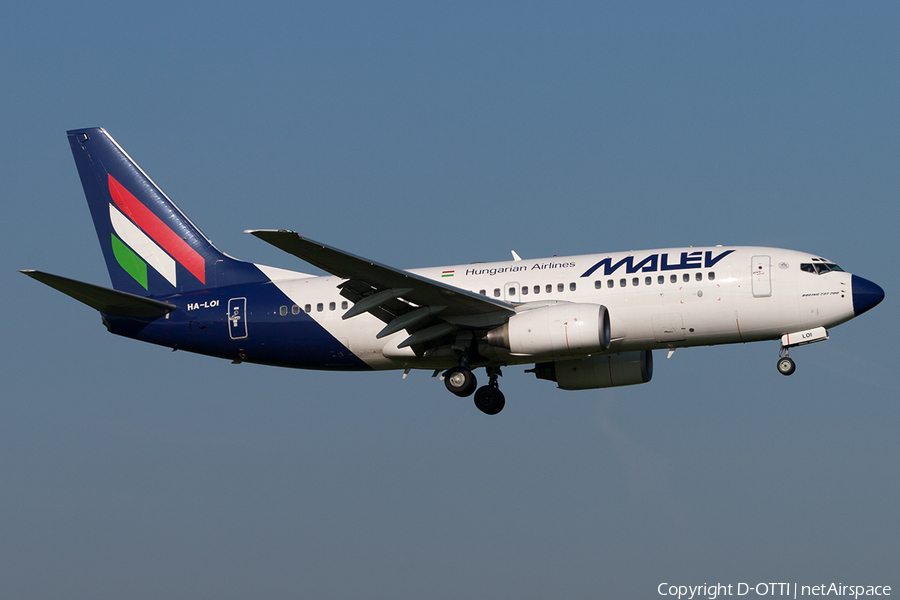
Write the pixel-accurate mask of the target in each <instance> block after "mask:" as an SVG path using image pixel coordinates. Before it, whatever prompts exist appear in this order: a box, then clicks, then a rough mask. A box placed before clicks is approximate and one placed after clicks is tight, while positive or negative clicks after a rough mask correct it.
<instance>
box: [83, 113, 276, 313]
mask: <svg viewBox="0 0 900 600" xmlns="http://www.w3.org/2000/svg"><path fill="white" fill-rule="evenodd" d="M67 134H68V136H69V144H70V145H71V147H72V154H73V155H74V157H75V164H76V166H77V167H78V174H79V175H80V176H81V184H82V186H83V187H84V195H85V197H86V198H87V201H88V206H89V207H90V209H91V217H92V218H93V220H94V226H95V227H96V229H97V235H98V237H99V238H100V247H101V248H102V249H103V257H104V258H105V259H106V266H107V268H108V270H109V276H110V279H111V280H112V285H113V287H114V288H115V289H117V290H121V291H124V292H129V293H132V294H138V295H141V296H164V295H170V294H175V293H180V292H190V291H196V290H200V289H204V288H210V287H217V286H221V285H229V284H234V283H246V282H250V281H265V280H266V278H265V276H264V275H262V273H261V272H260V271H259V269H257V268H256V267H255V266H254V265H252V264H250V263H245V262H242V261H238V260H235V259H233V258H230V257H228V256H227V255H225V254H223V253H222V252H220V251H219V250H218V249H217V248H216V247H215V246H213V244H212V242H210V241H209V240H208V239H207V238H206V236H204V235H203V233H201V231H200V230H199V229H197V227H196V226H195V225H194V224H193V223H191V221H190V219H188V218H187V216H185V214H184V213H182V212H181V210H179V209H178V207H177V206H175V204H174V203H173V202H172V201H171V200H169V198H168V197H167V196H166V195H165V194H164V193H163V191H162V190H161V189H159V187H158V186H157V185H156V184H155V183H154V182H153V180H152V179H150V177H148V176H147V174H146V173H144V171H143V170H142V169H141V168H140V167H139V166H138V165H137V163H135V162H134V161H133V160H132V159H131V157H130V156H128V154H127V153H126V152H125V151H124V150H123V149H122V147H121V146H119V144H117V143H116V141H115V140H114V139H113V138H112V137H111V136H110V135H109V134H108V133H107V132H106V131H105V130H104V129H103V128H100V127H92V128H89V129H75V130H72V131H69V132H67Z"/></svg>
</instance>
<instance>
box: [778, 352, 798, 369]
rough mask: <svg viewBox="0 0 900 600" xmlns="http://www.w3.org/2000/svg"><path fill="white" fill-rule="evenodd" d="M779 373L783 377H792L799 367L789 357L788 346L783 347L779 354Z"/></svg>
mask: <svg viewBox="0 0 900 600" xmlns="http://www.w3.org/2000/svg"><path fill="white" fill-rule="evenodd" d="M776 366H777V367H778V372H779V373H781V374H782V375H792V374H793V373H794V371H796V370H797V365H795V364H794V361H793V360H792V359H791V358H790V357H789V356H788V349H787V347H786V346H782V347H781V350H780V351H779V352H778V364H777V365H776Z"/></svg>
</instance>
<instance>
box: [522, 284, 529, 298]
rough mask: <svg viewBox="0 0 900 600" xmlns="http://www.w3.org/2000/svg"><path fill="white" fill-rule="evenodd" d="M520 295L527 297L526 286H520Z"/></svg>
mask: <svg viewBox="0 0 900 600" xmlns="http://www.w3.org/2000/svg"><path fill="white" fill-rule="evenodd" d="M522 295H523V296H527V295H528V286H527V285H523V286H522Z"/></svg>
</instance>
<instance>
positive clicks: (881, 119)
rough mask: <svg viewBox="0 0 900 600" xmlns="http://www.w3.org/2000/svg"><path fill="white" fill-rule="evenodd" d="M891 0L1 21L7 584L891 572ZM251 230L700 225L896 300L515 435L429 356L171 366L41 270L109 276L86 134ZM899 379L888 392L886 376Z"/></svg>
mask: <svg viewBox="0 0 900 600" xmlns="http://www.w3.org/2000/svg"><path fill="white" fill-rule="evenodd" d="M898 26H900V14H898V9H897V8H896V7H895V6H894V5H892V4H886V3H880V4H874V3H871V4H840V3H829V2H825V3H822V2H817V3H812V2H795V3H768V2H763V3H752V4H736V3H712V2H709V3H678V4H672V3H645V2H638V3H623V4H608V3H458V4H452V5H440V6H432V5H428V4H422V3H413V2H410V3H394V2H389V3H378V4H370V3H337V2H335V3H322V4H307V3H281V2H261V3H256V4H254V5H250V4H247V3H208V4H202V3H187V4H185V3H174V2H172V3H169V2H159V3H153V4H152V5H151V4H146V5H124V4H121V3H113V2H109V3H95V2H87V3H81V4H79V5H68V4H64V3H40V2H35V3H19V4H15V5H12V6H9V7H4V8H3V9H0V81H2V90H3V93H2V94H0V109H2V114H3V115H4V122H5V123H6V126H7V127H6V134H5V140H6V143H5V144H3V145H2V147H0V158H2V160H0V180H2V182H3V185H4V190H5V194H6V197H7V217H6V218H5V219H4V221H3V226H2V231H3V236H2V238H0V245H2V246H0V247H2V254H0V256H2V259H0V260H2V264H3V267H4V268H3V269H2V270H0V282H2V289H3V290H4V294H5V298H6V303H5V304H6V307H7V313H6V314H7V320H6V326H5V327H4V329H3V337H2V339H3V341H4V342H5V343H4V346H5V347H6V352H5V355H4V360H3V361H2V363H0V375H2V379H0V381H2V384H0V385H2V390H3V392H2V394H0V481H2V482H3V484H2V486H0V508H2V511H0V512H2V515H3V516H2V517H0V588H2V589H3V592H4V593H3V595H4V596H8V597H15V598H46V597H66V598H120V597H131V598H159V597H169V598H197V597H209V598H213V597H215V598H245V597H248V596H254V597H267V598H282V597H284V598H294V597H322V598H332V597H333V598H346V597H367V598H369V597H373V598H398V597H399V598H405V597H435V598H459V597H488V596H491V597H499V598H547V597H569V598H598V597H620V598H648V597H655V596H656V595H657V594H656V588H657V586H658V585H659V584H660V583H662V582H670V583H676V584H679V583H680V584H702V583H713V582H724V583H732V584H736V583H738V582H741V581H743V582H750V583H755V582H757V581H791V582H797V583H799V584H812V585H815V584H818V583H821V582H826V583H827V582H831V581H835V582H838V581H840V582H843V583H851V582H852V583H858V584H865V585H894V586H898V585H900V581H898V579H897V574H896V571H897V570H896V564H897V556H898V555H900V546H898V543H900V542H898V540H900V525H898V523H900V521H898V519H897V518H896V514H897V506H898V504H900V483H898V479H897V470H898V456H900V443H898V438H897V431H898V417H900V409H898V405H897V398H898V396H900V394H898V385H897V379H896V377H895V375H896V365H897V361H896V358H895V349H894V341H895V340H896V339H897V338H898V336H900V331H898V321H897V318H896V316H895V312H894V308H893V307H894V298H895V297H896V295H897V293H898V290H897V285H896V275H895V274H896V268H895V266H894V260H895V256H896V255H897V253H898V251H900V243H898V241H897V235H896V229H897V225H898V222H900V209H898V201H897V200H898V192H900V181H898V173H900V160H898V158H900V148H898V142H897V140H898V139H900V119H898V111H897V106H898V100H900V67H898V65H900V44H898V42H897V37H896V31H897V30H898ZM91 126H102V127H105V128H106V129H107V130H108V131H109V132H110V133H111V134H112V135H113V136H114V137H115V138H116V139H117V141H119V143H121V144H122V145H123V146H124V147H125V148H126V150H128V152H129V153H130V154H131V156H132V157H133V158H134V159H135V160H136V161H137V162H138V163H140V164H141V166H142V167H143V168H144V169H145V170H146V171H147V172H148V173H149V174H150V175H151V177H153V178H154V179H155V181H156V182H157V183H158V184H159V185H160V186H161V187H162V188H163V189H164V190H165V191H166V192H167V193H168V194H169V196H170V197H172V199H173V200H174V201H175V202H177V203H178V204H179V206H180V207H181V208H182V210H184V211H185V212H186V213H187V214H188V215H189V216H190V217H191V218H192V220H193V221H194V222H195V223H196V224H197V225H198V226H199V227H200V228H201V229H202V230H203V231H204V232H205V233H206V234H207V235H208V236H209V237H210V238H211V239H213V240H214V241H215V242H216V244H217V245H218V246H219V247H220V248H221V249H223V250H224V251H226V252H228V253H229V254H232V255H234V256H238V257H240V258H244V259H247V260H253V261H255V262H261V263H265V264H271V265H275V266H281V267H285V268H295V269H298V270H305V271H311V270H312V269H311V268H310V267H308V266H307V265H305V264H303V263H300V262H299V261H296V260H295V259H293V258H292V257H290V256H288V255H286V254H283V253H281V252H280V251H278V250H276V249H274V248H272V247H269V246H268V245H267V244H264V243H262V242H260V241H259V240H257V239H255V238H253V237H252V236H246V235H242V234H241V231H242V230H244V229H247V228H266V227H275V228H289V229H294V230H297V231H299V232H301V233H303V234H304V235H307V236H309V237H311V238H313V239H317V240H321V241H323V242H327V243H329V244H332V245H334V246H337V247H339V248H343V249H346V250H348V251H350V252H353V253H356V254H360V255H364V256H369V257H371V258H373V259H375V260H378V261H380V262H384V263H387V264H390V265H395V266H398V267H420V266H428V265H440V264H454V263H466V262H471V261H477V260H488V261H489V260H503V259H505V258H506V257H508V256H509V251H510V250H511V249H512V250H516V251H517V252H518V253H519V254H520V255H522V256H523V257H525V258H529V257H540V256H549V255H553V254H559V255H564V254H578V253H588V252H606V251H617V250H631V249H634V250H637V249H643V248H656V247H670V246H681V245H691V244H693V245H705V244H748V245H751V244H752V245H771V246H776V247H786V248H793V249H798V250H805V251H809V252H813V253H816V254H819V255H822V256H826V257H828V258H830V259H832V260H834V261H836V262H838V264H840V265H841V266H843V267H844V268H845V269H847V270H849V271H852V272H854V273H856V274H858V275H861V276H863V277H866V278H869V279H872V280H874V281H876V282H877V283H879V284H880V285H881V286H882V287H883V288H884V289H885V291H886V294H887V298H886V300H885V302H884V303H883V304H882V305H881V306H879V307H878V308H877V309H875V310H873V311H872V312H871V313H868V314H866V315H864V316H863V317H861V318H860V319H857V320H854V321H851V322H850V323H847V324H845V325H843V326H841V327H839V328H836V329H834V330H833V331H831V339H830V340H829V341H828V342H825V343H821V344H816V345H812V346H807V347H804V348H801V349H798V350H796V351H795V352H794V353H792V357H794V358H795V360H796V361H797V363H798V369H797V372H796V374H795V375H793V376H792V377H790V378H785V377H783V376H781V375H779V374H778V373H777V372H776V370H775V360H776V358H777V354H778V344H777V342H772V343H761V344H751V345H747V346H729V347H719V348H696V349H686V350H679V351H678V352H676V353H675V355H674V356H673V357H672V358H671V359H668V360H666V358H665V355H664V354H662V353H658V354H657V355H656V357H655V358H656V368H655V371H654V378H653V381H652V382H650V383H649V384H647V385H643V386H635V387H631V388H624V389H616V390H596V391H587V392H577V393H576V392H563V391H560V390H556V389H555V387H554V386H553V384H551V383H549V382H545V381H537V380H535V379H534V378H533V376H532V375H529V374H525V373H524V372H523V368H521V367H518V368H509V369H506V370H505V377H504V378H503V380H502V382H501V383H502V386H503V389H504V392H505V394H506V397H507V406H506V409H505V410H504V412H503V413H502V414H501V415H499V416H498V417H496V418H487V417H485V416H484V415H482V414H481V413H479V412H478V411H477V410H476V409H475V408H474V406H473V405H472V404H471V401H470V400H469V399H458V398H456V397H454V396H451V395H450V394H448V393H447V392H446V391H445V390H444V389H443V386H442V385H441V384H440V383H439V382H437V381H435V380H432V379H431V378H430V377H429V376H428V375H429V374H430V373H428V374H426V373H425V372H421V373H413V374H411V375H410V376H409V378H408V379H406V380H405V381H403V380H401V378H400V373H398V372H389V373H369V374H365V373H360V374H349V375H340V374H333V373H319V372H306V371H290V370H279V369H274V368H268V367H261V366H254V365H246V364H245V365H237V366H236V365H232V364H230V363H228V362H226V361H221V360H216V359H212V358H205V357H199V356H191V355H187V354H183V353H175V354H173V353H171V352H169V351H168V350H166V349H164V348H158V347H152V346H148V345H142V344H139V343H136V342H132V341H129V340H125V339H121V338H116V337H114V336H110V335H109V334H107V333H106V332H105V330H104V328H103V326H102V325H101V323H100V319H99V316H98V315H97V314H96V313H95V312H93V311H91V310H90V309H88V308H86V307H83V306H81V305H79V304H77V303H75V302H73V301H70V300H69V299H67V298H65V297H64V296H62V295H61V294H58V293H56V292H54V291H52V290H50V289H47V288H45V287H43V286H41V285H39V284H37V283H35V282H33V281H31V280H29V279H27V278H26V277H23V276H22V275H20V274H18V273H17V272H16V271H17V270H18V269H23V268H36V269H41V270H46V271H50V272H53V273H59V274H62V275H65V276H69V277H73V278H76V279H81V280H85V281H89V282H93V283H98V284H102V285H106V284H108V277H107V275H106V272H105V268H104V265H103V261H102V258H101V255H100V252H99V248H98V244H97V241H96V238H95V236H94V232H93V228H92V225H91V222H90V218H89V214H88V211H87V208H86V204H85V201H84V197H83V195H82V192H81V188H80V185H79V182H78V176H77V173H76V171H75V167H74V163H73V161H72V157H71V154H70V151H69V148H68V144H67V143H66V139H65V131H66V130H67V129H72V128H78V127H91ZM892 390H893V391H892Z"/></svg>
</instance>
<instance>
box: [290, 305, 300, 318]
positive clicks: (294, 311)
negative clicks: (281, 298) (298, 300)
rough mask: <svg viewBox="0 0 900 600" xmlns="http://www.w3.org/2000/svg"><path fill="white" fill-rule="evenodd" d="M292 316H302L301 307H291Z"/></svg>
mask: <svg viewBox="0 0 900 600" xmlns="http://www.w3.org/2000/svg"><path fill="white" fill-rule="evenodd" d="M291 314H292V315H299V314H300V307H299V306H297V305H296V304H295V305H293V306H292V307H291Z"/></svg>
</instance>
